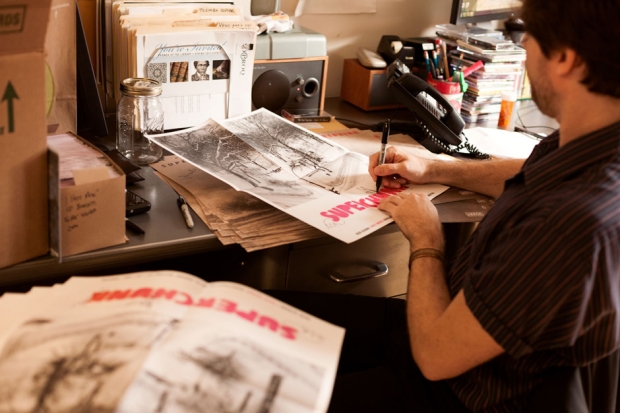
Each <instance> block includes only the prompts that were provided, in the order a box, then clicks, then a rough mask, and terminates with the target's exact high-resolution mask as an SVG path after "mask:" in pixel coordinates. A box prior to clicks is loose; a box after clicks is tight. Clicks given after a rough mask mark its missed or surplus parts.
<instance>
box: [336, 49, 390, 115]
mask: <svg viewBox="0 0 620 413" xmlns="http://www.w3.org/2000/svg"><path fill="white" fill-rule="evenodd" d="M340 99H342V100H345V101H347V102H349V103H352V104H354V105H355V106H357V107H359V108H361V109H364V110H382V109H395V108H398V107H400V105H399V103H398V100H396V98H395V97H393V96H392V95H390V93H389V91H388V84H387V78H386V77H385V69H369V68H366V67H364V66H362V65H361V64H360V63H359V61H358V60H357V59H345V60H344V67H343V71H342V86H341V90H340Z"/></svg>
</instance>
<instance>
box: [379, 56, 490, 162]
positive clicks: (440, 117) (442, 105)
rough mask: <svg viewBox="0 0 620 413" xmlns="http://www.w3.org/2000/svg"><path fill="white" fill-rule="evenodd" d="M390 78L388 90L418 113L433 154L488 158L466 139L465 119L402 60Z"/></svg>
mask: <svg viewBox="0 0 620 413" xmlns="http://www.w3.org/2000/svg"><path fill="white" fill-rule="evenodd" d="M386 76H387V78H388V90H389V91H390V92H391V93H392V95H393V96H394V97H395V98H396V99H397V100H398V101H399V102H401V103H402V104H403V105H405V107H407V109H409V110H410V111H411V112H412V113H413V114H414V121H415V123H416V124H417V125H418V126H419V127H420V129H421V130H422V133H423V135H424V136H423V137H422V138H420V139H419V142H420V144H421V145H422V146H424V147H425V148H426V149H428V150H429V151H431V152H433V153H442V152H443V153H448V154H454V153H457V152H459V151H460V150H461V149H463V148H465V149H467V150H468V155H471V156H474V157H477V158H488V155H486V154H483V153H481V152H480V151H478V150H477V149H476V148H475V147H474V146H473V145H471V144H469V143H468V142H467V139H464V135H463V129H464V128H465V122H464V121H463V118H461V115H460V114H459V113H458V112H457V111H456V110H455V109H454V107H453V106H452V105H451V104H450V102H448V100H447V99H446V98H445V97H444V96H443V95H442V94H441V93H440V92H439V91H438V90H437V89H435V88H434V87H432V86H431V85H429V84H428V83H427V82H425V81H424V80H423V79H421V78H419V77H417V76H415V75H413V74H412V73H410V72H409V69H408V68H407V66H405V65H404V64H403V63H402V62H400V61H399V60H395V61H394V62H392V63H391V64H390V65H389V66H388V68H387V69H386ZM459 153H460V152H459Z"/></svg>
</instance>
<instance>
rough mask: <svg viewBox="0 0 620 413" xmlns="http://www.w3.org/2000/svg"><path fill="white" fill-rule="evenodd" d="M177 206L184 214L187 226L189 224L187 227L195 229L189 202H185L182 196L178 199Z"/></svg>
mask: <svg viewBox="0 0 620 413" xmlns="http://www.w3.org/2000/svg"><path fill="white" fill-rule="evenodd" d="M177 205H178V206H179V208H180V209H181V212H182V213H183V219H184V220H185V224H187V227H188V228H193V227H194V220H193V219H192V216H191V214H190V213H189V206H188V205H187V202H185V198H183V197H182V196H181V195H179V198H178V199H177Z"/></svg>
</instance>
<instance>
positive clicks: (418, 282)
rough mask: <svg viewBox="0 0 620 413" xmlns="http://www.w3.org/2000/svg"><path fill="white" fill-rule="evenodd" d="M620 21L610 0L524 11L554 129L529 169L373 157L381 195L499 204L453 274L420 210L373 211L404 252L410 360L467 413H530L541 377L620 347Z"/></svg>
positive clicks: (527, 5) (419, 206)
mask: <svg viewBox="0 0 620 413" xmlns="http://www.w3.org/2000/svg"><path fill="white" fill-rule="evenodd" d="M618 16H620V2H618V1H617V0H613V1H612V0H590V1H587V2H584V1H582V0H525V1H524V5H523V15H522V18H523V20H524V21H525V26H526V35H525V37H524V39H523V41H522V42H523V45H524V47H525V49H526V50H527V61H526V68H527V71H528V75H529V77H530V80H531V87H532V97H533V99H534V101H535V102H536V103H537V105H538V107H539V109H540V110H541V111H542V112H543V113H545V114H547V115H549V116H551V117H553V118H555V119H556V120H557V121H558V123H559V125H560V127H559V130H558V132H556V133H554V134H553V135H551V136H550V137H548V138H546V139H544V140H543V141H542V142H541V143H540V144H539V145H538V146H537V147H536V148H535V149H534V151H533V153H532V155H531V156H530V157H529V158H528V160H527V161H525V162H524V161H523V160H490V161H457V162H445V161H439V160H425V159H419V158H415V157H414V156H412V155H409V154H407V153H406V152H403V151H401V150H398V149H396V148H389V150H388V152H387V155H386V164H384V165H379V166H377V164H378V154H375V155H373V156H372V157H371V159H370V167H369V172H370V174H371V175H372V176H373V178H375V179H376V177H377V176H383V177H384V178H383V183H384V185H385V186H386V187H392V188H398V187H400V185H402V184H405V183H406V182H412V183H417V184H423V183H430V182H435V183H443V184H447V185H451V186H456V187H460V188H465V189H469V190H473V191H476V192H480V193H483V194H487V195H492V196H496V197H498V198H497V201H496V203H495V205H494V206H493V208H492V209H491V211H490V212H489V213H488V215H487V217H485V219H484V220H483V222H482V223H481V224H480V226H479V228H478V229H477V230H476V232H475V233H474V234H473V236H472V237H471V238H470V239H469V240H468V242H467V243H466V245H465V246H464V248H463V250H462V251H461V252H460V254H459V255H458V257H457V258H456V259H455V261H454V262H453V263H452V265H451V267H450V268H449V270H448V271H447V272H445V271H444V263H443V262H442V260H441V254H442V251H443V247H444V241H443V237H442V232H441V225H440V223H439V220H438V217H437V211H436V209H435V208H434V207H433V205H432V204H431V203H430V201H429V200H428V199H427V198H425V197H423V196H420V195H409V196H392V197H390V198H387V199H385V200H384V201H383V202H382V203H381V204H380V205H379V208H380V209H382V210H384V211H387V212H388V213H390V214H391V215H392V217H393V218H394V220H395V221H396V223H397V224H398V226H399V228H400V229H401V230H402V232H403V234H404V235H405V236H406V237H407V239H408V240H409V242H410V245H411V251H412V256H411V259H412V261H411V270H410V279H409V286H408V296H407V323H408V328H409V339H410V345H411V351H412V354H413V357H414V359H415V362H416V364H417V366H418V367H419V368H420V370H421V371H422V373H423V374H424V376H425V377H426V378H428V379H430V380H432V381H438V380H439V381H444V382H445V383H446V384H447V385H448V386H449V388H450V389H451V390H452V391H453V393H454V394H455V395H456V396H457V398H458V399H459V400H460V401H461V402H462V403H463V404H464V405H465V406H466V407H467V408H468V409H470V410H473V411H498V412H500V411H524V410H523V409H524V408H525V407H524V406H526V403H527V401H528V396H529V394H530V393H531V391H532V389H534V388H535V386H536V385H538V384H539V383H540V381H541V378H542V377H543V375H544V374H545V372H546V371H548V370H550V369H552V368H555V367H561V366H584V365H588V364H590V363H593V362H596V361H597V360H599V359H602V358H604V357H606V356H607V355H609V354H610V353H612V352H614V351H615V350H616V349H618V346H619V341H620V340H619V338H620V337H619V336H620V313H619V311H620V308H619V306H620V302H619V300H620V79H619V78H618V76H617V73H618V69H620V47H619V43H618V42H615V41H612V40H611V39H617V38H618V36H619V35H620V29H619V28H618V27H619V25H618V21H617V18H618ZM575 22H579V25H575V24H574V23H575ZM612 68H613V69H612Z"/></svg>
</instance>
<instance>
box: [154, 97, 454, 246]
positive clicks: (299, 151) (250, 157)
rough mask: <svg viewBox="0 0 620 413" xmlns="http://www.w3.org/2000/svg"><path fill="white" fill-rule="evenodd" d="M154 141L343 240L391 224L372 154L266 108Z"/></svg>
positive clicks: (426, 188)
mask: <svg viewBox="0 0 620 413" xmlns="http://www.w3.org/2000/svg"><path fill="white" fill-rule="evenodd" d="M148 138H149V139H151V140H152V141H154V142H155V143H157V144H158V145H160V146H162V147H164V148H165V149H167V150H169V151H170V152H172V153H174V154H175V155H178V156H179V157H181V158H182V159H184V160H185V161H187V162H189V163H191V164H193V165H194V166H196V167H197V168H199V169H201V170H203V171H205V172H207V173H209V174H211V175H213V176H215V177H217V178H218V179H221V180H222V181H224V182H226V183H227V184H229V185H231V186H232V187H233V188H235V189H237V190H239V191H244V192H247V193H250V194H252V195H254V196H256V197H257V198H259V199H262V200H263V201H265V202H266V203H268V204H270V205H273V206H275V207H276V208H278V209H280V210H282V211H284V212H286V213H288V214H290V215H292V216H294V217H296V218H298V219H300V220H302V221H304V222H306V223H307V224H309V225H312V226H314V227H315V228H318V229H320V230H322V231H325V232H327V233H328V234H330V235H332V236H334V237H336V238H338V239H340V240H342V241H345V242H353V241H355V240H357V239H359V238H361V237H363V236H364V235H365V234H368V233H370V232H372V231H375V230H377V229H379V228H381V227H382V226H385V225H387V224H388V223H390V222H391V217H390V216H389V215H388V214H387V213H385V212H383V211H381V210H379V209H377V207H376V206H377V205H378V202H379V200H380V199H381V198H382V197H385V196H388V194H387V193H385V194H379V195H378V194H377V189H376V184H375V182H374V181H373V179H372V178H371V176H370V174H369V173H368V156H367V155H362V154H360V153H356V152H352V151H349V150H348V149H347V148H345V147H343V146H341V145H339V144H338V143H336V142H334V141H331V140H328V139H325V138H323V137H321V136H320V135H318V134H315V133H313V132H311V131H309V130H307V129H305V128H302V127H300V126H298V125H297V124H295V123H293V122H290V121H288V120H286V119H284V118H282V117H280V116H278V115H276V114H275V113H273V112H270V111H269V110H267V109H265V108H261V109H257V110H255V111H253V112H251V113H249V114H246V115H242V116H238V117H234V118H229V119H226V120H221V121H219V123H218V122H216V121H214V120H213V119H209V120H208V121H207V122H205V123H203V124H202V125H201V126H197V127H194V128H190V129H186V130H181V131H177V132H170V133H164V134H160V135H150V136H148ZM445 189H447V187H445V186H443V185H435V184H430V185H416V186H413V187H409V186H407V187H403V188H401V189H400V191H404V192H407V191H408V192H416V193H424V194H426V195H428V196H429V197H430V196H437V194H440V193H441V192H443V191H444V190H445ZM384 190H385V189H382V191H384Z"/></svg>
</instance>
